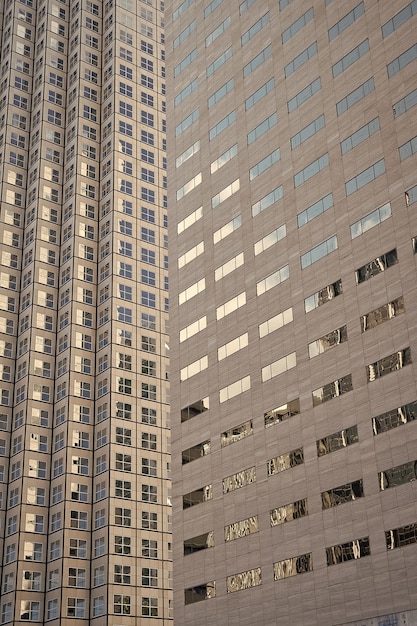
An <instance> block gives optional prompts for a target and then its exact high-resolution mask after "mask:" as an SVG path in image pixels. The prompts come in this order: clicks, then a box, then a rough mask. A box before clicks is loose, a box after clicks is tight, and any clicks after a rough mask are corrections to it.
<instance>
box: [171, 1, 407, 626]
mask: <svg viewBox="0 0 417 626" xmlns="http://www.w3.org/2000/svg"><path fill="white" fill-rule="evenodd" d="M168 4H169V6H168V7H167V12H166V26H167V42H168V49H169V50H170V58H169V60H168V63H167V65H168V89H169V88H171V90H172V98H171V99H170V102H169V104H168V115H169V119H170V120H171V125H170V129H169V133H168V143H169V146H170V147H171V153H170V156H169V159H168V170H169V181H170V190H171V191H170V193H171V195H170V202H171V206H172V207H173V206H175V214H176V217H175V219H171V223H170V228H171V233H170V236H171V238H170V246H171V248H170V264H171V299H172V302H174V307H173V311H172V314H171V322H170V330H171V333H172V335H171V336H172V340H171V372H173V381H174V383H173V393H172V394H171V399H172V444H173V475H174V487H173V504H174V536H175V541H174V562H175V577H174V597H175V607H174V617H175V621H176V623H177V624H178V625H181V626H186V625H188V624H193V626H203V625H204V626H208V625H210V626H214V625H216V626H235V625H236V626H237V625H239V626H253V625H254V624H257V625H258V624H259V625H260V624H263V625H265V626H271V625H272V624H278V623H279V624H284V625H286V624H294V625H300V626H301V625H302V624H305V625H308V626H311V625H313V624H314V625H315V624H321V625H324V626H335V625H336V624H365V623H366V624H368V623H369V624H384V625H385V624H390V625H391V624H396V625H397V624H398V625H399V624H409V625H411V624H415V623H416V621H415V610H416V609H417V595H416V575H417V574H416V567H415V563H416V558H417V543H416V541H417V505H416V481H415V479H416V473H415V462H416V460H417V426H416V423H415V417H416V415H417V413H416V410H417V403H416V401H417V389H416V365H415V362H416V359H417V356H416V355H417V324H416V320H417V317H416V309H417V286H416V254H415V253H416V250H417V248H416V240H415V236H416V235H417V221H416V207H417V177H416V150H417V138H416V133H417V125H416V119H417V117H416V115H417V80H416V76H417V44H416V37H415V33H416V24H417V22H416V20H417V16H416V12H417V5H416V3H415V2H411V3H410V2H409V1H408V0H401V1H398V2H395V3H392V2H386V1H385V0H380V1H377V0H364V1H363V2H358V1H357V0H356V1H353V0H352V1H351V0H348V1H346V2H343V3H341V2H337V1H336V0H312V1H311V2H309V3H305V2H301V1H299V0H281V1H280V2H278V0H276V1H274V2H272V1H266V0H265V1H263V2H261V1H260V0H245V2H239V0H230V1H226V0H213V1H212V2H205V3H202V2H198V1H197V0H184V1H182V2H181V1H176V2H172V3H171V2H170V3H168ZM173 146H175V149H174V148H173ZM413 616H414V617H413ZM367 620H368V621H367Z"/></svg>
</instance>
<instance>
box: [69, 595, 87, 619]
mask: <svg viewBox="0 0 417 626" xmlns="http://www.w3.org/2000/svg"><path fill="white" fill-rule="evenodd" d="M67 617H79V618H82V617H85V600H84V599H83V598H68V599H67Z"/></svg>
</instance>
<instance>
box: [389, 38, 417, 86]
mask: <svg viewBox="0 0 417 626" xmlns="http://www.w3.org/2000/svg"><path fill="white" fill-rule="evenodd" d="M416 59H417V44H414V46H411V48H408V50H406V51H405V52H403V53H402V54H400V56H398V57H397V58H396V59H394V60H393V61H391V63H388V65H387V72H388V78H391V76H394V74H396V73H397V72H399V71H400V70H402V69H403V68H404V67H406V66H407V65H408V64H409V63H411V62H412V61H415V60H416Z"/></svg>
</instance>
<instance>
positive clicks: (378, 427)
mask: <svg viewBox="0 0 417 626" xmlns="http://www.w3.org/2000/svg"><path fill="white" fill-rule="evenodd" d="M416 416H417V402H410V403H409V404H404V405H403V406H399V407H397V408H395V409H391V410H390V411H387V412H386V413H382V414H381V415H377V416H376V417H373V418H372V429H373V431H374V435H379V434H380V433H385V432H387V431H389V430H392V429H393V428H397V427H398V426H403V425H404V424H408V423H409V422H412V421H414V420H415V419H416Z"/></svg>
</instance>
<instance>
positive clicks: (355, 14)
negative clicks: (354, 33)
mask: <svg viewBox="0 0 417 626" xmlns="http://www.w3.org/2000/svg"><path fill="white" fill-rule="evenodd" d="M364 13H365V7H364V3H363V2H361V3H360V4H358V5H357V6H356V7H355V8H354V9H352V11H350V12H349V13H348V14H347V15H345V16H344V17H342V19H341V20H339V21H338V22H337V23H336V24H335V25H334V26H332V27H331V28H330V29H329V32H328V35H329V41H332V40H333V39H335V38H336V37H337V36H338V35H340V34H341V33H343V31H344V30H346V28H348V27H349V26H351V25H352V24H353V23H354V22H355V21H356V20H357V19H358V18H359V17H361V16H362V15H363V14H364Z"/></svg>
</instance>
